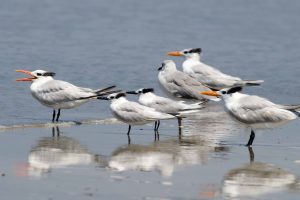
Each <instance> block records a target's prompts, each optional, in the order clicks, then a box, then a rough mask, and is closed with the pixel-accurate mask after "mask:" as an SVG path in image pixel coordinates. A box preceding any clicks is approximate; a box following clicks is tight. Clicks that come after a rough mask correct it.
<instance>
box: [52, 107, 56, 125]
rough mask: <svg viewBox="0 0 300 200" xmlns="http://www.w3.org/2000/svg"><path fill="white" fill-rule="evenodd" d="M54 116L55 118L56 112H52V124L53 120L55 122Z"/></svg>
mask: <svg viewBox="0 0 300 200" xmlns="http://www.w3.org/2000/svg"><path fill="white" fill-rule="evenodd" d="M55 116H56V112H55V110H53V115H52V122H54V120H55Z"/></svg>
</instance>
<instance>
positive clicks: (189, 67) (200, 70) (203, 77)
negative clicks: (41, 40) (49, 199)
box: [167, 48, 264, 90]
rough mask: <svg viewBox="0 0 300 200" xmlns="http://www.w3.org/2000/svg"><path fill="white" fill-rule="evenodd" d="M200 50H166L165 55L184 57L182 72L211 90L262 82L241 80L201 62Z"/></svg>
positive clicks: (260, 81) (253, 84)
mask: <svg viewBox="0 0 300 200" xmlns="http://www.w3.org/2000/svg"><path fill="white" fill-rule="evenodd" d="M201 52H202V50H201V48H190V49H184V50H182V51H172V52H168V53H167V55H169V56H182V57H185V58H186V60H185V61H184V62H183V64H182V68H183V72H184V73H186V74H188V75H190V76H191V77H194V78H196V79H197V80H198V81H200V82H201V83H203V84H205V85H207V86H208V87H209V88H211V89H213V90H220V89H223V88H231V87H237V86H255V85H260V84H261V83H262V82H264V81H263V80H254V81H252V80H251V81H250V80H242V79H241V78H239V77H234V76H230V75H228V74H224V73H223V72H221V71H220V70H218V69H215V68H214V67H212V66H209V65H207V64H205V63H203V62H201V60H200V54H201Z"/></svg>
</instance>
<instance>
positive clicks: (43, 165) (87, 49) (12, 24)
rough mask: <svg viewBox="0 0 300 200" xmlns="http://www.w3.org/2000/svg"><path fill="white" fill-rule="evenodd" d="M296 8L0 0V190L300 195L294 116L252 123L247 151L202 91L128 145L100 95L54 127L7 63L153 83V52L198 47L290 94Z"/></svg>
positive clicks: (37, 195) (73, 76) (94, 82)
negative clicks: (199, 104) (192, 109)
mask: <svg viewBox="0 0 300 200" xmlns="http://www.w3.org/2000/svg"><path fill="white" fill-rule="evenodd" d="M299 9H300V3H299V2H298V1H296V0H294V1H288V2H286V1H283V0H275V1H273V0H272V1H271V0H267V1H258V0H257V1H251V2H250V1H249V2H246V1H230V2H228V1H226V2H225V1H224V2H220V1H214V0H213V1H194V0H192V1H188V2H184V1H178V0H174V1H163V2H162V1H157V0H154V1H147V2H146V1H143V2H142V1H137V0H129V1H121V0H116V1H113V2H112V1H103V0H102V1H98V0H90V1H85V2H82V1H79V0H74V1H66V0H59V1H58V0H52V1H38V0H28V1H22V0H3V1H1V7H0V19H1V24H0V26H1V28H0V43H1V45H0V65H1V70H2V73H1V74H0V92H1V94H2V95H1V98H0V102H1V103H0V106H1V111H2V112H1V113H0V125H1V126H0V130H1V132H0V152H2V153H0V173H1V174H2V177H0V179H1V181H0V193H1V199H99V198H100V199H104V198H105V199H121V198H122V199H147V200H148V199H298V198H299V194H300V193H299V192H300V187H299V186H300V185H299V176H300V171H299V164H300V157H299V149H300V143H299V141H300V135H299V134H298V130H299V129H298V127H299V123H300V122H299V121H297V120H296V121H294V122H291V123H289V124H287V125H286V126H284V127H282V128H280V129H274V130H264V131H258V133H257V137H256V139H255V142H254V147H253V152H254V155H255V156H254V159H252V161H251V159H250V157H251V156H249V152H251V151H249V150H248V149H247V148H246V147H244V146H243V144H244V143H245V142H246V141H247V139H248V137H249V130H248V129H247V128H245V127H243V126H241V125H239V124H236V123H235V122H233V121H232V120H231V119H230V118H229V117H228V115H227V114H226V113H224V112H223V110H222V106H221V105H214V104H213V105H210V106H209V107H208V108H206V109H204V110H202V111H200V112H199V113H198V114H197V115H194V116H191V117H188V118H186V119H184V121H183V125H184V127H183V130H182V136H181V137H178V130H177V122H176V121H175V120H174V121H173V120H171V121H166V122H163V123H162V125H161V129H160V134H159V140H157V138H156V140H155V138H154V134H153V125H152V124H150V125H146V126H139V127H134V128H133V130H132V135H131V143H130V144H128V138H127V136H126V134H125V133H126V130H127V126H126V125H124V124H121V123H119V122H116V121H115V120H113V119H111V117H112V116H111V114H110V111H109V109H108V105H109V104H108V103H107V102H99V101H93V102H89V103H87V104H85V105H83V106H81V107H79V108H77V109H73V110H64V111H63V112H62V115H61V119H62V120H63V122H62V123H60V124H58V125H59V130H57V128H56V127H53V128H52V126H53V125H52V124H51V123H49V121H50V120H49V119H50V118H51V115H52V111H51V110H50V109H48V108H45V107H43V106H41V105H40V104H39V103H38V102H37V101H35V100H34V99H33V98H32V97H31V95H30V91H29V84H28V83H17V82H15V81H14V80H15V79H16V78H19V77H20V76H22V75H21V74H18V73H15V72H14V70H15V69H27V70H35V69H46V70H49V71H54V72H56V73H57V75H56V78H57V79H63V80H66V81H70V82H72V83H74V84H76V85H80V86H85V87H91V88H99V87H104V86H107V85H111V84H116V85H117V86H118V87H119V88H122V89H125V90H127V89H130V90H132V89H137V88H140V87H154V88H157V91H156V92H157V93H159V94H161V91H160V90H159V87H158V83H157V68H158V66H159V65H160V63H161V62H162V61H163V60H164V59H171V58H169V57H166V56H165V53H166V52H167V51H170V50H181V49H183V48H187V47H201V48H202V49H203V56H202V59H203V60H204V62H206V63H208V64H211V65H213V66H217V67H218V68H219V69H221V70H222V71H224V72H227V73H229V74H232V75H236V76H239V77H242V78H245V79H263V80H265V83H264V84H263V86H262V87H252V88H246V89H245V92H247V93H251V94H258V95H261V96H264V97H267V98H269V99H272V100H273V101H274V102H278V103H285V104H293V103H299V102H300V98H299V97H300V90H299V88H298V87H297V86H298V85H300V80H299V78H298V77H299V75H300V70H299V65H300V61H299V56H298V55H299V49H300V38H299V37H300V36H299V35H300V27H299V25H298V21H299V15H300V14H299ZM175 61H176V62H177V63H178V68H180V64H181V62H182V60H181V59H175ZM129 98H130V99H135V98H134V97H129ZM58 131H59V132H60V136H59V137H58V136H57V132H58ZM250 155H252V154H250Z"/></svg>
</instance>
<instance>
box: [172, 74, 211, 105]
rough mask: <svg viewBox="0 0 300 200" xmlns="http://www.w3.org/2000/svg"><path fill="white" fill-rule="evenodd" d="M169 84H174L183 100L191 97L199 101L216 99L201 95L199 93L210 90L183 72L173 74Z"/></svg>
mask: <svg viewBox="0 0 300 200" xmlns="http://www.w3.org/2000/svg"><path fill="white" fill-rule="evenodd" d="M170 82H171V83H173V84H174V87H175V88H177V91H178V93H179V94H180V95H182V97H184V98H185V97H191V98H195V99H199V100H204V99H216V98H215V97H209V96H206V95H201V94H200V92H203V91H209V90H210V89H209V88H208V87H206V86H204V85H202V84H201V83H200V82H199V81H197V80H196V79H194V78H192V77H190V76H189V75H187V74H185V73H183V72H180V71H177V72H174V73H173V77H171V79H170Z"/></svg>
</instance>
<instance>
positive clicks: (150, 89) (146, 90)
mask: <svg viewBox="0 0 300 200" xmlns="http://www.w3.org/2000/svg"><path fill="white" fill-rule="evenodd" d="M147 92H154V89H153V88H144V89H143V93H147Z"/></svg>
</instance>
